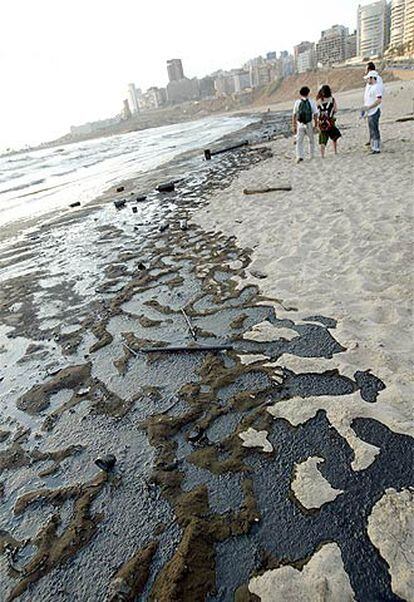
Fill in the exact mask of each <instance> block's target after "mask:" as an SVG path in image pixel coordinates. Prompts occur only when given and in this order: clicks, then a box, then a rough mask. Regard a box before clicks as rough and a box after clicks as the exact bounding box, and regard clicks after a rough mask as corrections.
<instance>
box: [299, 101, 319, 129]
mask: <svg viewBox="0 0 414 602" xmlns="http://www.w3.org/2000/svg"><path fill="white" fill-rule="evenodd" d="M302 100H309V103H310V106H311V109H312V115H317V114H318V112H319V111H318V107H317V106H316V103H315V101H314V100H313V99H312V98H309V97H308V98H307V99H306V98H303V96H301V97H300V98H298V99H297V101H296V102H295V104H294V105H293V114H294V115H297V114H298V113H299V107H300V103H301V101H302ZM298 125H305V124H304V123H302V124H301V123H299V122H298Z"/></svg>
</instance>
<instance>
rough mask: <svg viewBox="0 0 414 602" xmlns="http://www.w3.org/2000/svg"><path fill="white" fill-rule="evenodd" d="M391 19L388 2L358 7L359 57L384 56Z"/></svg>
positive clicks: (380, 0) (383, 1)
mask: <svg viewBox="0 0 414 602" xmlns="http://www.w3.org/2000/svg"><path fill="white" fill-rule="evenodd" d="M389 19H390V11H389V5H388V4H387V2H386V0H379V1H378V2H372V3H371V4H364V5H363V6H358V24H357V48H358V56H360V57H361V58H370V57H374V56H382V55H383V54H384V52H385V50H386V49H387V46H388V41H389V40H388V39H389Z"/></svg>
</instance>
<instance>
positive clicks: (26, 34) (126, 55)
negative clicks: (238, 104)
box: [0, 0, 365, 149]
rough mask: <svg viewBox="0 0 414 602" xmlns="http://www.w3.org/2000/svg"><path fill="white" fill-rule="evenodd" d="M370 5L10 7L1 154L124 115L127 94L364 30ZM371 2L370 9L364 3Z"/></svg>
mask: <svg viewBox="0 0 414 602" xmlns="http://www.w3.org/2000/svg"><path fill="white" fill-rule="evenodd" d="M359 3H360V0H328V2H326V1H325V2H313V1H311V0H283V1H280V0H279V1H277V0H207V1H205V2H197V3H195V2H194V1H190V0H174V1H171V0H168V1H166V0H158V1H156V0H155V1H154V0H141V1H139V0H53V1H52V0H0V73H1V87H0V149H2V148H5V147H6V146H9V145H10V146H21V145H23V144H26V143H37V142H40V141H41V140H47V139H51V138H54V137H56V136H59V135H62V134H64V133H66V132H67V131H68V130H69V127H70V125H75V124H80V123H83V122H85V121H91V120H95V119H102V118H105V117H109V116H113V115H115V114H116V113H119V112H120V110H121V108H122V99H123V98H126V87H127V84H128V83H129V82H135V83H136V84H137V86H138V87H141V88H143V89H146V88H148V87H149V86H151V85H158V86H165V85H166V83H167V72H166V66H165V61H166V59H168V58H176V57H178V58H182V60H183V64H184V72H185V75H186V76H188V77H194V76H199V77H200V76H203V75H206V74H208V73H210V72H212V71H215V70H217V69H219V68H225V69H226V68H232V67H237V66H239V65H241V64H242V63H243V62H245V61H246V60H248V59H249V58H252V57H255V56H258V55H259V54H265V53H266V52H268V51H270V50H277V51H278V52H279V51H280V50H284V49H286V50H291V49H292V47H293V45H294V44H296V43H298V42H300V41H302V40H311V41H316V40H317V39H318V38H319V36H320V31H321V29H326V28H328V27H330V26H331V25H333V24H336V23H339V24H343V25H346V26H348V27H350V28H351V29H354V28H355V27H356V10H357V6H358V4H359ZM362 3H365V2H362Z"/></svg>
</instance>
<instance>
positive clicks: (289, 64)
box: [279, 50, 295, 77]
mask: <svg viewBox="0 0 414 602" xmlns="http://www.w3.org/2000/svg"><path fill="white" fill-rule="evenodd" d="M279 61H280V75H281V76H282V77H288V76H289V75H293V73H294V72H295V58H294V56H293V55H292V54H289V52H288V51H287V50H282V52H281V53H280V59H279Z"/></svg>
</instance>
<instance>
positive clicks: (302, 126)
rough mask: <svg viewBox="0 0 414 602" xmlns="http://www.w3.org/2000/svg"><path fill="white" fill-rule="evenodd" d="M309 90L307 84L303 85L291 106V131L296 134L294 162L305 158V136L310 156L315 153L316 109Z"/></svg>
mask: <svg viewBox="0 0 414 602" xmlns="http://www.w3.org/2000/svg"><path fill="white" fill-rule="evenodd" d="M309 94H310V90H309V88H308V86H303V87H302V88H301V89H300V90H299V96H300V98H298V99H297V100H296V102H295V104H294V107H293V115H292V131H293V134H294V135H295V136H296V163H300V162H301V161H303V159H304V158H305V150H304V145H303V143H304V140H305V136H307V137H308V138H309V150H310V158H311V159H312V158H313V157H314V155H315V135H314V128H315V129H316V128H317V125H318V109H317V106H316V104H315V101H314V100H312V99H311V98H309Z"/></svg>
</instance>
